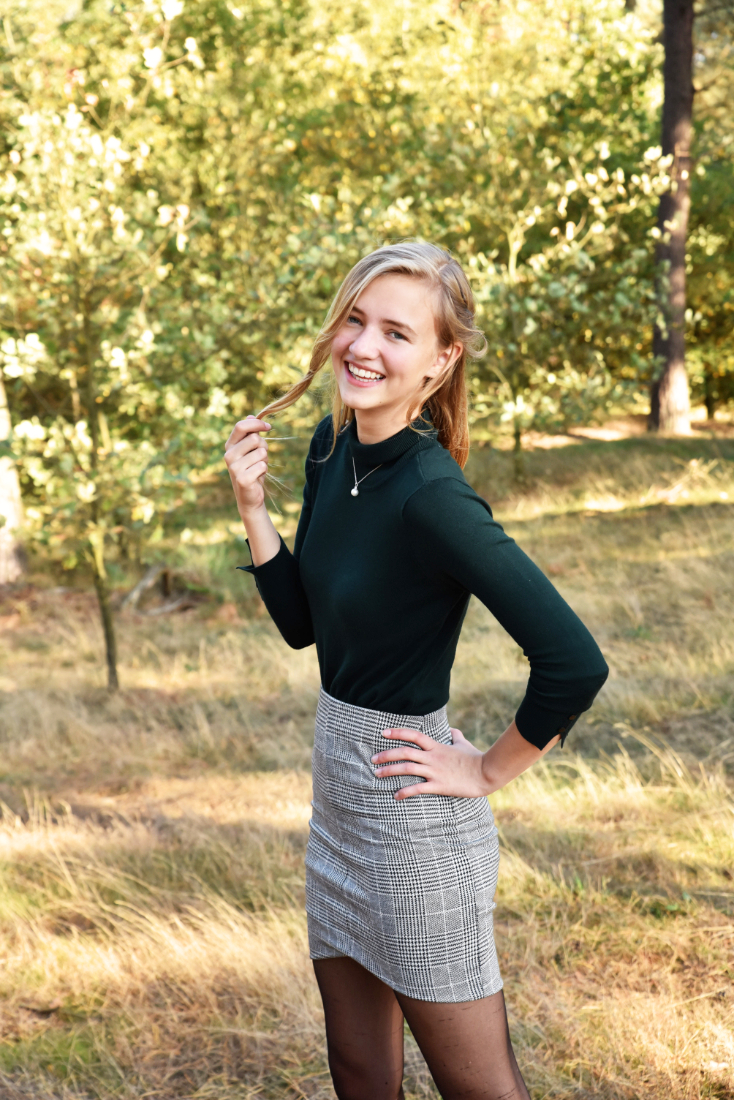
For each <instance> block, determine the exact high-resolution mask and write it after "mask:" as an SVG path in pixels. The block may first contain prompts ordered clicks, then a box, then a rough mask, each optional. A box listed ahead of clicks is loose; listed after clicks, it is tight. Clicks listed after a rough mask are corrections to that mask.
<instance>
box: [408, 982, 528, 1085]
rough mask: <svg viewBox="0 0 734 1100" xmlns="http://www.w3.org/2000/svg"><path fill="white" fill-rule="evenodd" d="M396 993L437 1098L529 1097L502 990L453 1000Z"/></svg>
mask: <svg viewBox="0 0 734 1100" xmlns="http://www.w3.org/2000/svg"><path fill="white" fill-rule="evenodd" d="M396 997H397V1000H398V1002H399V1004H400V1007H401V1008H402V1010H403V1013H404V1015H405V1018H406V1020H407V1021H408V1025H409V1027H410V1030H411V1031H412V1032H413V1035H414V1036H415V1040H416V1042H417V1043H418V1046H419V1047H420V1049H421V1053H422V1054H423V1057H424V1058H425V1060H426V1062H427V1064H428V1068H429V1070H430V1071H431V1075H432V1077H433V1080H434V1081H435V1083H436V1087H437V1088H438V1091H439V1092H440V1093H441V1096H442V1097H443V1100H530V1095H529V1093H528V1090H527V1088H526V1086H525V1082H524V1081H523V1079H522V1076H521V1074H520V1070H519V1068H518V1065H517V1062H516V1060H515V1054H514V1052H513V1049H512V1043H511V1042H510V1029H509V1027H508V1026H507V1013H506V1010H505V1000H504V996H503V994H502V990H500V991H499V993H493V994H492V995H491V996H490V997H483V998H482V999H481V1000H478V1001H459V1002H457V1003H454V1004H443V1003H437V1002H434V1001H418V1000H415V999H413V998H412V997H405V996H403V995H402V994H400V993H398V994H396Z"/></svg>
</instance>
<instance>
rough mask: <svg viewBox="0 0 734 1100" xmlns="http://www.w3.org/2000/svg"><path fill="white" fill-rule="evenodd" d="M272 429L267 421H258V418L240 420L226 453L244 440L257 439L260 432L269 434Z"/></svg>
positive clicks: (230, 437) (226, 445) (233, 430)
mask: <svg viewBox="0 0 734 1100" xmlns="http://www.w3.org/2000/svg"><path fill="white" fill-rule="evenodd" d="M270 427H271V426H270V424H268V422H267V421H266V420H258V418H257V417H256V416H246V417H245V419H244V420H238V421H237V423H236V424H235V426H234V428H233V429H232V431H231V432H230V435H229V439H228V440H227V442H226V443H225V445H224V450H225V453H226V452H227V451H229V450H230V449H231V448H232V447H234V446H235V445H236V444H237V443H239V442H241V440H243V439H246V438H248V437H254V438H257V433H258V432H269V431H270Z"/></svg>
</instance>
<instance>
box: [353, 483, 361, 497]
mask: <svg viewBox="0 0 734 1100" xmlns="http://www.w3.org/2000/svg"><path fill="white" fill-rule="evenodd" d="M352 496H353V497H358V496H359V489H358V488H357V486H356V485H355V486H354V488H353V489H352Z"/></svg>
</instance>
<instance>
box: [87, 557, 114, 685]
mask: <svg viewBox="0 0 734 1100" xmlns="http://www.w3.org/2000/svg"><path fill="white" fill-rule="evenodd" d="M93 568H94V587H95V589H96V592H97V603H98V604H99V614H100V618H101V619H102V630H103V631H104V644H105V655H106V657H107V687H108V688H109V690H110V691H117V689H118V688H119V686H120V681H119V680H118V678H117V640H116V638H115V620H114V619H113V617H112V608H111V607H110V590H109V587H108V585H107V575H106V573H100V572H99V570H98V569H97V565H96V562H95V564H94V566H93Z"/></svg>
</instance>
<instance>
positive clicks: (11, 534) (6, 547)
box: [0, 374, 25, 584]
mask: <svg viewBox="0 0 734 1100" xmlns="http://www.w3.org/2000/svg"><path fill="white" fill-rule="evenodd" d="M10 430H11V423H10V410H9V409H8V401H7V397H6V395H5V384H4V382H3V378H2V375H1V374H0V446H1V445H2V442H3V441H4V440H9V439H10ZM22 522H23V504H22V501H21V499H20V483H19V482H18V471H17V470H16V468H15V463H14V462H13V459H12V458H11V457H10V455H8V454H2V452H0V584H13V583H14V582H15V581H17V580H19V578H20V577H21V576H22V574H23V570H24V566H25V560H24V558H25V556H24V553H23V547H22V546H21V544H20V542H19V541H18V539H17V537H16V534H15V532H16V531H17V530H18V528H19V527H20V525H21V523H22Z"/></svg>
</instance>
